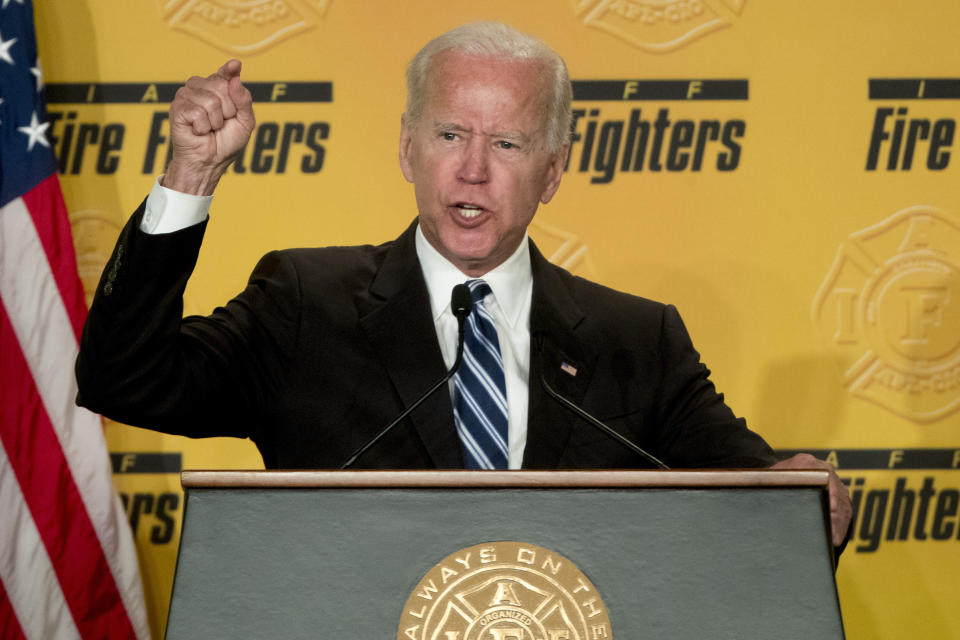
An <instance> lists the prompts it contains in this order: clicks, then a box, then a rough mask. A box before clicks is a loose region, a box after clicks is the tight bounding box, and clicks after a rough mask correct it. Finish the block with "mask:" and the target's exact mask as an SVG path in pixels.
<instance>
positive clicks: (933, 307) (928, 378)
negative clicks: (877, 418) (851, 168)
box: [813, 206, 960, 422]
mask: <svg viewBox="0 0 960 640" xmlns="http://www.w3.org/2000/svg"><path fill="white" fill-rule="evenodd" d="M813 321H814V324H815V325H816V326H817V327H818V328H819V329H820V333H821V335H822V337H823V339H824V341H825V342H826V343H827V344H828V345H829V346H830V347H831V348H832V349H833V351H834V352H835V354H836V357H837V360H838V361H839V364H840V368H841V371H842V372H843V381H844V384H845V385H846V387H847V388H848V389H849V390H850V392H851V393H852V394H854V395H855V396H857V397H860V398H863V399H865V400H868V401H870V402H874V403H876V404H878V405H880V406H882V407H884V408H886V409H888V410H890V411H893V412H894V413H896V414H898V415H900V416H903V417H905V418H908V419H910V420H913V421H915V422H932V421H934V420H940V419H942V418H944V417H946V416H948V415H951V414H953V413H955V412H956V411H957V410H958V409H960V223H958V221H957V220H956V219H955V218H954V217H952V216H949V215H947V214H946V213H945V212H943V211H939V210H937V209H934V208H932V207H922V206H918V207H911V208H909V209H904V210H903V211H900V212H898V213H896V214H894V215H892V216H891V217H889V218H887V219H886V220H884V221H883V222H880V223H879V224H876V225H874V226H872V227H869V228H867V229H863V230H862V231H858V232H856V233H854V234H852V235H851V236H850V237H849V238H848V239H847V240H846V241H844V242H843V243H842V244H841V245H840V250H839V251H838V252H837V257H836V259H835V260H834V262H833V266H832V267H831V269H830V273H829V274H828V275H827V277H826V279H825V280H824V282H823V284H822V285H821V286H820V290H819V291H818V292H817V295H816V298H815V299H814V303H813Z"/></svg>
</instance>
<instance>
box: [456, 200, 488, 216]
mask: <svg viewBox="0 0 960 640" xmlns="http://www.w3.org/2000/svg"><path fill="white" fill-rule="evenodd" d="M454 206H455V207H456V209H457V211H459V212H460V215H461V216H463V217H464V218H467V219H468V220H469V219H473V218H476V217H477V216H479V215H480V214H481V213H483V207H478V206H476V205H473V204H466V203H463V202H460V203H457V204H456V205H454Z"/></svg>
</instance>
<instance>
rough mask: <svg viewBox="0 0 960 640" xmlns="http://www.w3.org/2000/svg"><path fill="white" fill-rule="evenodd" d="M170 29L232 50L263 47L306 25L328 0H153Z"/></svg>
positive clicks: (317, 16)
mask: <svg viewBox="0 0 960 640" xmlns="http://www.w3.org/2000/svg"><path fill="white" fill-rule="evenodd" d="M157 1H158V2H159V3H160V10H161V12H162V14H163V17H164V19H165V20H166V21H167V24H169V25H170V26H171V27H173V28H174V29H178V30H180V31H185V32H187V33H189V34H191V35H194V36H196V37H198V38H200V39H201V40H204V41H206V42H209V43H210V44H212V45H214V46H216V47H219V48H221V49H223V50H225V51H229V52H230V53H235V54H249V53H257V52H259V51H263V50H264V49H267V48H268V47H271V46H273V45H274V44H276V43H278V42H280V41H281V40H283V39H284V38H287V37H289V36H292V35H295V34H297V33H300V32H301V31H304V30H306V29H310V28H312V27H314V26H316V24H317V23H318V22H319V20H320V18H322V17H323V15H324V14H325V13H326V11H327V5H328V4H329V0H157Z"/></svg>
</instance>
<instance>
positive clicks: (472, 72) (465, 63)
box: [426, 52, 549, 118]
mask: <svg viewBox="0 0 960 640" xmlns="http://www.w3.org/2000/svg"><path fill="white" fill-rule="evenodd" d="M426 85H427V86H426V98H427V100H426V106H427V108H428V109H431V108H441V109H442V108H449V107H457V108H462V107H481V106H482V107H487V108H497V109H499V110H522V111H530V112H532V113H533V114H535V115H537V117H540V118H542V117H544V115H543V114H545V112H546V104H547V101H548V100H549V96H548V86H549V85H548V82H547V78H546V65H545V64H544V63H543V62H542V61H537V60H524V59H512V60H505V59H501V58H494V57H487V56H478V55H470V54H463V53H457V52H445V53H442V54H439V55H438V56H437V57H436V58H435V59H434V60H433V61H432V63H431V65H430V67H429V70H428V74H427V82H426Z"/></svg>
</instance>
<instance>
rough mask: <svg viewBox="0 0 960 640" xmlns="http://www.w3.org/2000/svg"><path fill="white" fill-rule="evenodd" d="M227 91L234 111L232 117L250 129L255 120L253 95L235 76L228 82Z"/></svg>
mask: <svg viewBox="0 0 960 640" xmlns="http://www.w3.org/2000/svg"><path fill="white" fill-rule="evenodd" d="M228 90H229V93H230V101H231V102H232V103H233V105H234V107H235V109H236V111H235V112H234V114H233V115H234V116H236V117H237V118H239V119H240V120H242V121H243V124H244V125H245V126H247V128H249V129H252V128H253V126H254V123H255V119H254V116H253V95H251V93H250V90H249V89H247V88H246V87H245V86H243V83H242V82H241V81H240V78H239V77H237V76H234V77H233V78H232V79H231V80H230V84H229V86H228Z"/></svg>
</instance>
